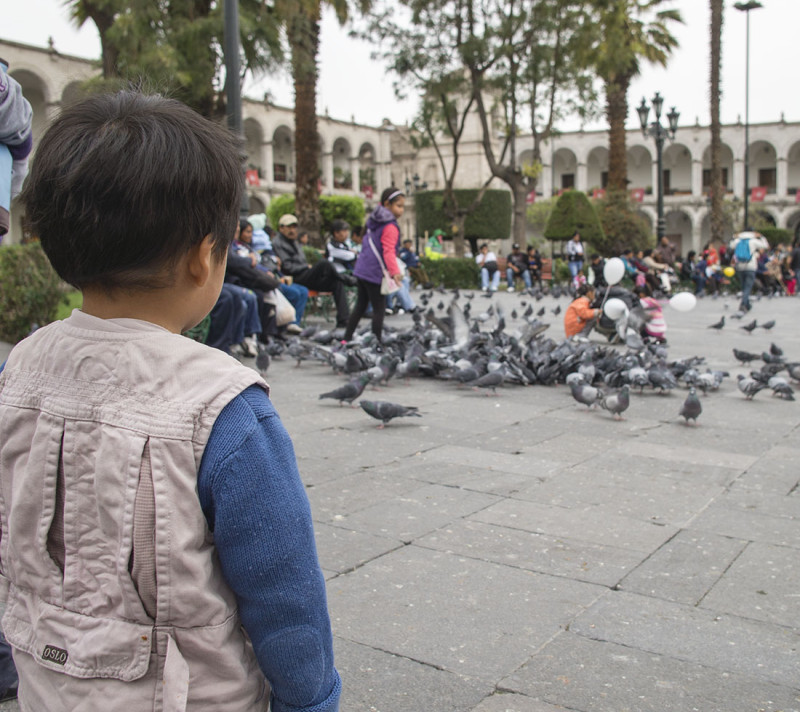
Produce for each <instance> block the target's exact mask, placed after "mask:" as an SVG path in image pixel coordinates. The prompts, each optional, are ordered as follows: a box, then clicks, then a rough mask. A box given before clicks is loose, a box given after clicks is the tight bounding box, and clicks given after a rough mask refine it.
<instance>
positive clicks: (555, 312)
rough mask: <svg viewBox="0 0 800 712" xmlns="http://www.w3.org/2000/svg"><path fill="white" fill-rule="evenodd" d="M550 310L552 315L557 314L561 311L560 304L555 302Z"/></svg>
mask: <svg viewBox="0 0 800 712" xmlns="http://www.w3.org/2000/svg"><path fill="white" fill-rule="evenodd" d="M550 311H551V312H553V316H558V315H559V314H560V313H561V305H560V304H556V306H555V308H554V309H551V310H550Z"/></svg>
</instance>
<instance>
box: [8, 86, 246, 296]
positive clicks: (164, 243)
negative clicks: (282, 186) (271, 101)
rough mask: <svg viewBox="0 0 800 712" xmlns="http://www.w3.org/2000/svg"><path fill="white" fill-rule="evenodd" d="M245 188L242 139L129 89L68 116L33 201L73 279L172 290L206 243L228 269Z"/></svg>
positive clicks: (28, 196) (52, 250)
mask: <svg viewBox="0 0 800 712" xmlns="http://www.w3.org/2000/svg"><path fill="white" fill-rule="evenodd" d="M242 189H243V179H242V159H241V151H240V147H239V142H238V139H236V138H235V137H234V136H233V134H231V133H230V132H229V131H227V130H226V129H225V128H223V127H222V126H220V125H217V124H215V123H212V122H211V121H208V120H207V119H204V118H203V117H201V116H200V115H199V114H197V113H195V112H194V111H192V110H191V109H189V108H188V107H187V106H185V105H184V104H181V103H180V102H178V101H175V100H172V99H166V98H164V97H161V96H157V95H152V96H147V95H143V94H139V93H136V92H133V91H122V92H119V93H116V94H102V95H96V96H92V97H89V98H88V99H86V100H84V101H81V102H79V103H77V104H75V105H74V106H72V107H70V108H67V109H65V110H64V111H63V112H62V113H61V115H60V116H59V117H58V118H57V119H56V120H55V121H54V122H53V124H52V126H51V127H50V129H49V130H48V131H47V133H45V135H44V136H43V138H42V140H41V142H40V144H39V147H38V150H37V153H36V157H35V159H34V162H33V168H32V170H31V173H30V175H29V177H28V184H27V187H26V189H25V191H24V195H23V200H24V204H25V209H26V213H27V217H28V220H29V221H30V224H31V228H32V230H33V232H34V234H35V235H37V236H38V237H39V238H40V240H41V243H42V247H43V248H44V250H45V252H46V253H47V256H48V257H49V258H50V262H51V263H52V264H53V267H54V268H55V270H56V272H58V274H59V275H60V276H61V277H62V278H63V279H64V280H66V281H67V282H69V283H70V284H72V285H74V286H76V287H78V288H80V289H84V288H86V287H92V288H101V289H103V290H105V291H108V292H113V291H115V290H118V289H121V290H126V291H136V290H151V289H157V288H161V287H166V286H170V284H171V282H172V278H173V275H172V270H171V268H172V267H173V266H174V265H175V264H176V263H177V262H178V261H179V260H180V259H181V257H183V255H185V254H186V253H187V252H189V251H190V250H191V249H192V248H193V247H195V246H197V245H199V244H200V243H202V242H203V240H204V239H205V238H206V237H207V236H210V240H211V244H212V254H213V255H214V256H215V257H216V258H217V259H219V260H220V261H222V260H223V259H224V257H225V254H226V252H227V249H228V246H229V244H230V242H231V240H232V239H233V234H234V231H235V228H236V224H237V218H238V211H239V206H240V203H241V192H242Z"/></svg>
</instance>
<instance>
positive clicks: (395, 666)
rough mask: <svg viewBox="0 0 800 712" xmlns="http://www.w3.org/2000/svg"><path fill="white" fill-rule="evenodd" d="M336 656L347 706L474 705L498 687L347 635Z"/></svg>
mask: <svg viewBox="0 0 800 712" xmlns="http://www.w3.org/2000/svg"><path fill="white" fill-rule="evenodd" d="M334 655H335V656H336V667H337V669H338V670H339V674H340V675H341V676H342V679H343V680H347V682H348V684H346V685H344V686H343V689H342V698H341V700H340V704H339V708H340V709H341V710H343V711H344V710H359V712H403V711H404V710H406V711H408V712H414V711H416V710H419V711H420V712H422V711H423V710H424V712H453V711H454V710H471V709H477V707H476V705H478V703H479V702H480V701H481V700H482V699H484V698H485V697H486V696H487V695H490V694H491V693H492V689H493V686H492V684H491V683H490V682H487V681H486V680H485V679H480V678H477V677H472V676H467V675H457V674H454V673H452V672H448V671H446V670H440V669H438V668H435V667H433V666H431V665H426V664H424V663H420V662H417V661H415V660H411V659H409V658H406V657H401V656H399V655H392V654H391V653H386V652H384V651H382V650H379V649H376V648H372V647H369V646H365V645H359V644H358V643H352V642H350V641H348V640H345V639H343V638H337V639H336V640H335V642H334ZM534 712H538V711H535V710H534ZM544 712H547V711H546V710H545V711H544Z"/></svg>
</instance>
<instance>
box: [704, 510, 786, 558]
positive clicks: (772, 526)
mask: <svg viewBox="0 0 800 712" xmlns="http://www.w3.org/2000/svg"><path fill="white" fill-rule="evenodd" d="M690 526H691V528H692V529H700V530H703V531H709V532H715V533H716V534H721V535H723V536H730V537H734V538H736V539H747V540H749V541H761V542H765V543H768V544H777V545H779V546H790V547H793V548H794V549H795V550H797V549H800V526H798V522H797V520H796V519H791V518H788V517H779V516H778V517H776V516H772V515H770V514H768V513H762V512H753V511H747V510H745V511H743V510H742V509H741V508H740V507H728V506H726V505H725V504H724V503H722V502H715V503H714V504H712V505H711V506H709V507H708V508H707V509H705V510H704V511H703V512H701V513H699V514H698V516H697V517H696V518H695V519H694V520H693V521H692V522H691V525H690Z"/></svg>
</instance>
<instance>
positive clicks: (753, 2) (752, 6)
mask: <svg viewBox="0 0 800 712" xmlns="http://www.w3.org/2000/svg"><path fill="white" fill-rule="evenodd" d="M733 6H734V7H735V8H736V9H737V10H741V11H742V12H744V13H745V15H746V17H747V22H746V24H747V31H746V36H747V40H746V42H745V50H744V58H745V59H744V62H745V70H744V225H743V227H744V228H745V229H747V226H748V224H749V222H750V219H749V216H748V206H749V204H750V10H756V9H758V8H759V7H764V6H763V5H762V4H761V3H760V2H758V0H750V1H749V2H737V3H734V4H733Z"/></svg>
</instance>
